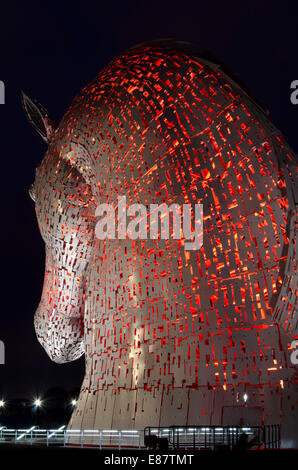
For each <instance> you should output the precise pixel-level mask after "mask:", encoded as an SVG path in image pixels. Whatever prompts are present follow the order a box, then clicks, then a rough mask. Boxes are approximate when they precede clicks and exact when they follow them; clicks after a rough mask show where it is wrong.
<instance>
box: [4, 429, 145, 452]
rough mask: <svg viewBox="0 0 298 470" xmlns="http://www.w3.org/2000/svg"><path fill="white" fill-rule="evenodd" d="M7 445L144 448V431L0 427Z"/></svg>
mask: <svg viewBox="0 0 298 470" xmlns="http://www.w3.org/2000/svg"><path fill="white" fill-rule="evenodd" d="M1 443H6V444H30V445H33V444H39V445H46V446H50V445H59V446H71V445H74V446H79V447H91V446H92V447H98V448H99V449H102V448H103V447H110V448H113V449H122V448H126V449H127V448H129V447H134V448H141V447H143V431H137V430H123V431H117V430H113V429H107V430H72V429H69V430H68V429H66V426H61V427H60V428H59V429H40V428H39V427H38V426H32V427H31V428H27V429H10V428H7V427H5V426H2V427H0V445H1Z"/></svg>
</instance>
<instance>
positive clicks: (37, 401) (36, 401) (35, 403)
mask: <svg viewBox="0 0 298 470" xmlns="http://www.w3.org/2000/svg"><path fill="white" fill-rule="evenodd" d="M34 405H35V406H36V407H37V408H39V407H40V406H41V405H42V401H41V399H40V398H36V400H35V401H34Z"/></svg>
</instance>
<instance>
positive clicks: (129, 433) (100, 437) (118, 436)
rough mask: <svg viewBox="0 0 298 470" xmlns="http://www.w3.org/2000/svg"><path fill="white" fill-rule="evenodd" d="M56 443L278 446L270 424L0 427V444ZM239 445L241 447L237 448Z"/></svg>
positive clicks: (164, 446) (162, 446)
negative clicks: (127, 428)
mask: <svg viewBox="0 0 298 470" xmlns="http://www.w3.org/2000/svg"><path fill="white" fill-rule="evenodd" d="M1 443H7V444H29V445H33V444H34V445H36V444H37V445H38V444H39V445H46V446H51V445H58V446H72V445H73V446H79V447H89V446H90V447H91V446H92V447H97V448H99V449H102V448H113V449H127V448H130V447H132V448H139V449H141V448H143V449H144V448H147V449H159V450H165V449H173V450H187V449H193V450H195V449H197V450H201V449H210V450H216V449H220V448H226V449H235V448H251V449H279V448H280V427H279V425H270V426H246V427H245V426H244V427H240V426H171V427H156V428H154V427H146V428H145V429H144V430H142V431H138V430H123V431H117V430H113V429H107V430H73V429H69V430H68V429H66V426H61V427H60V428H58V429H40V428H39V427H38V426H32V427H30V428H27V429H10V428H7V427H5V426H2V427H1V426H0V445H1ZM241 446H242V447H241Z"/></svg>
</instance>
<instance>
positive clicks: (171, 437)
mask: <svg viewBox="0 0 298 470" xmlns="http://www.w3.org/2000/svg"><path fill="white" fill-rule="evenodd" d="M144 443H145V445H146V446H147V447H149V448H151V449H158V448H159V449H161V448H162V449H165V448H169V449H174V450H187V449H194V450H195V449H197V450H201V449H209V450H216V449H222V448H226V449H237V448H238V449H240V448H241V449H279V448H280V426H279V425H278V424H274V425H268V426H171V427H168V428H167V427H158V428H154V427H146V428H145V430H144Z"/></svg>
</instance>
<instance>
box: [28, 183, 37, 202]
mask: <svg viewBox="0 0 298 470" xmlns="http://www.w3.org/2000/svg"><path fill="white" fill-rule="evenodd" d="M29 196H30V197H31V199H32V200H33V201H34V202H35V201H36V194H35V186H34V183H33V184H31V186H30V188H29Z"/></svg>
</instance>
